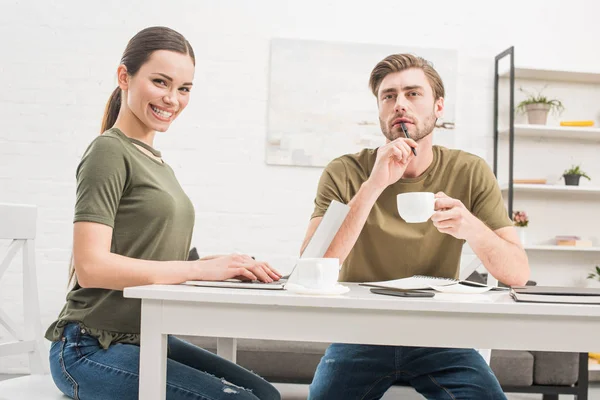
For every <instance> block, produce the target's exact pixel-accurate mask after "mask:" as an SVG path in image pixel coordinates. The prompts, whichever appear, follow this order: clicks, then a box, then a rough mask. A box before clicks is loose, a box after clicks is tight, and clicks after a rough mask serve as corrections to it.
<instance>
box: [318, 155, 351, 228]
mask: <svg viewBox="0 0 600 400" xmlns="http://www.w3.org/2000/svg"><path fill="white" fill-rule="evenodd" d="M346 180H347V176H346V167H345V166H344V162H343V161H342V160H341V159H339V158H336V159H335V160H333V161H331V162H330V163H329V164H328V165H327V166H326V167H325V169H324V170H323V173H322V174H321V179H320V180H319V185H318V186H317V196H316V198H315V209H314V211H313V213H312V215H311V219H312V218H316V217H322V216H323V215H325V211H327V208H328V207H329V204H331V201H332V200H337V201H339V202H340V203H344V204H347V203H348V202H349V199H346V195H347V193H346V185H347V181H346Z"/></svg>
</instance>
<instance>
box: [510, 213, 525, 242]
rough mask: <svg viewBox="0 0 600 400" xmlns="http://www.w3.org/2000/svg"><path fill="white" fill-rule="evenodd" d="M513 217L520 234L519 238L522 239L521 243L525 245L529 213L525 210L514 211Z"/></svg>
mask: <svg viewBox="0 0 600 400" xmlns="http://www.w3.org/2000/svg"><path fill="white" fill-rule="evenodd" d="M512 219H513V224H514V225H515V229H516V230H517V233H518V234H519V239H521V244H523V245H524V244H525V239H526V235H525V228H527V225H529V218H528V217H527V213H526V212H525V211H513V215H512Z"/></svg>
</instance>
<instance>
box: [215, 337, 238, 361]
mask: <svg viewBox="0 0 600 400" xmlns="http://www.w3.org/2000/svg"><path fill="white" fill-rule="evenodd" d="M236 353H237V340H236V339H234V338H218V339H217V355H219V356H221V357H223V358H224V359H226V360H229V361H231V362H236Z"/></svg>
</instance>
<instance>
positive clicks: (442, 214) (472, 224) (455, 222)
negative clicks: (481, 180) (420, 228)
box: [431, 192, 482, 240]
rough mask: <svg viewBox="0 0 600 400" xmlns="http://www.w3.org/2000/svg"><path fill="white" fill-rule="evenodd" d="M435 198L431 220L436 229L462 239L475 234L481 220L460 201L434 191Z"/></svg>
mask: <svg viewBox="0 0 600 400" xmlns="http://www.w3.org/2000/svg"><path fill="white" fill-rule="evenodd" d="M435 198H436V200H435V212H434V213H433V215H432V216H431V221H432V222H433V226H435V227H436V228H437V230H438V231H440V232H441V233H447V234H448V235H452V236H454V237H455V238H457V239H464V240H469V239H470V238H473V237H475V236H476V235H477V232H478V231H479V230H480V229H481V227H482V222H481V221H480V220H479V219H477V217H475V216H474V215H473V214H471V212H470V211H469V210H467V208H466V207H465V205H464V204H463V203H462V201H460V200H458V199H453V198H452V197H449V196H448V195H446V194H445V193H444V192H438V193H436V194H435Z"/></svg>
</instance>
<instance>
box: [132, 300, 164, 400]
mask: <svg viewBox="0 0 600 400" xmlns="http://www.w3.org/2000/svg"><path fill="white" fill-rule="evenodd" d="M161 328H162V301H160V300H142V326H141V329H142V330H141V336H140V387H139V388H140V394H139V398H140V399H144V400H165V398H166V396H167V394H166V391H167V335H165V334H163V333H162V329H161Z"/></svg>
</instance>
